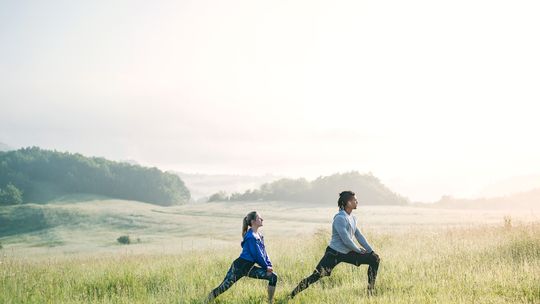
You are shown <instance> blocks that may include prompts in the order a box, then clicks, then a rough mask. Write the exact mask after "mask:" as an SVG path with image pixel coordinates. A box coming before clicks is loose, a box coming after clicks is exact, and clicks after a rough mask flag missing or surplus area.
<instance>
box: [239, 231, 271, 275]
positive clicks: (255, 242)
mask: <svg viewBox="0 0 540 304" xmlns="http://www.w3.org/2000/svg"><path fill="white" fill-rule="evenodd" d="M240 245H242V253H241V254H240V257H241V258H242V259H244V260H248V261H250V262H255V263H257V264H259V266H261V267H262V269H264V270H266V269H267V268H268V267H272V262H270V258H269V257H268V254H267V253H266V249H265V247H264V239H263V237H262V236H261V239H257V238H255V235H254V234H253V230H251V228H250V229H248V231H246V234H245V235H244V240H243V241H242V243H240Z"/></svg>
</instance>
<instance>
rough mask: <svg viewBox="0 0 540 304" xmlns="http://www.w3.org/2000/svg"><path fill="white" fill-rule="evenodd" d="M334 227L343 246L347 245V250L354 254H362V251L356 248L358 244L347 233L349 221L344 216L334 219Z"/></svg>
mask: <svg viewBox="0 0 540 304" xmlns="http://www.w3.org/2000/svg"><path fill="white" fill-rule="evenodd" d="M334 225H335V228H336V231H337V233H338V234H339V237H340V239H341V241H343V244H345V246H347V248H349V249H350V250H352V251H354V252H358V253H362V250H361V249H360V248H359V247H358V246H356V244H355V243H354V241H353V240H352V238H351V235H350V233H349V232H348V231H347V225H348V222H347V220H346V219H345V218H343V217H342V216H336V218H335V219H334Z"/></svg>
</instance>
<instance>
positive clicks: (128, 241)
mask: <svg viewBox="0 0 540 304" xmlns="http://www.w3.org/2000/svg"><path fill="white" fill-rule="evenodd" d="M116 240H117V241H118V243H120V244H124V245H129V244H131V239H130V238H129V235H122V236H121V237H119V238H117V239H116Z"/></svg>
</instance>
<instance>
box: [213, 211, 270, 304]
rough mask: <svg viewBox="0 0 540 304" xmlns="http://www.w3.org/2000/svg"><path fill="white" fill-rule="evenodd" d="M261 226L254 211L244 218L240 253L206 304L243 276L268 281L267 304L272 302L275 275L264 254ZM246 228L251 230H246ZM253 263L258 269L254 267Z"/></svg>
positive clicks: (260, 221)
mask: <svg viewBox="0 0 540 304" xmlns="http://www.w3.org/2000/svg"><path fill="white" fill-rule="evenodd" d="M262 225H263V218H262V217H260V216H259V215H258V214H257V212H256V211H252V212H250V213H248V215H247V216H246V217H244V221H243V224H242V237H243V238H244V240H243V241H242V243H241V245H242V253H241V254H240V257H239V258H237V259H236V260H234V262H233V263H232V265H231V268H229V271H228V272H227V275H226V276H225V279H223V282H221V284H219V286H218V287H216V288H215V289H214V290H212V292H211V293H210V294H209V295H208V298H207V299H206V303H208V302H210V301H212V300H214V299H215V298H216V297H217V296H218V295H220V294H222V293H223V292H225V291H226V290H227V289H229V288H230V287H231V286H232V285H233V284H234V283H235V282H236V281H238V280H240V279H241V278H242V277H244V276H248V277H250V278H255V279H262V280H268V303H273V302H274V292H275V291H276V283H277V275H276V274H275V273H274V270H273V269H272V262H270V258H269V257H268V254H267V253H266V249H265V247H264V238H263V236H262V235H261V234H260V233H259V228H260V227H262ZM248 226H249V227H251V228H249V229H248ZM255 263H257V264H258V265H259V266H260V267H257V266H255Z"/></svg>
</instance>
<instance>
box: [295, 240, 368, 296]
mask: <svg viewBox="0 0 540 304" xmlns="http://www.w3.org/2000/svg"><path fill="white" fill-rule="evenodd" d="M341 262H345V263H349V264H353V265H355V266H360V265H363V264H367V265H369V267H368V272H367V274H368V283H369V284H370V285H373V284H375V279H376V278H377V270H378V269H379V258H378V257H377V256H375V255H373V254H371V253H358V252H354V251H351V252H349V253H347V254H343V253H341V252H338V251H336V250H334V249H332V248H330V247H326V251H325V253H324V256H323V257H322V259H321V261H320V262H319V264H317V267H315V271H313V274H311V275H310V276H309V277H307V278H305V279H303V280H302V281H300V283H298V286H296V288H295V289H294V290H293V291H292V293H291V297H294V296H296V295H297V294H298V293H299V292H301V291H302V290H304V289H306V288H308V287H309V285H311V284H313V283H315V282H317V281H318V280H319V279H320V278H322V277H324V276H329V275H330V274H331V273H332V269H334V267H336V265H337V264H339V263H341Z"/></svg>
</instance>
